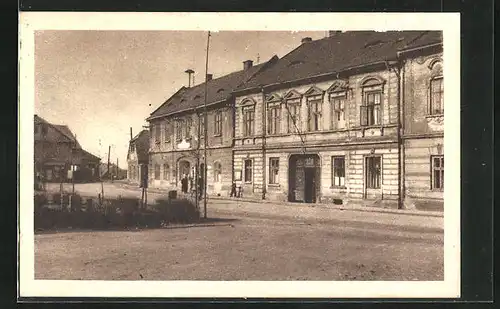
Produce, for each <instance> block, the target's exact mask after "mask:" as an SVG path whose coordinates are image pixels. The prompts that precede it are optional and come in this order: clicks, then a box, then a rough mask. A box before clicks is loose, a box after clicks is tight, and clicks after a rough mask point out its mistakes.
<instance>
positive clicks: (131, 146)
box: [130, 144, 135, 152]
mask: <svg viewBox="0 0 500 309" xmlns="http://www.w3.org/2000/svg"><path fill="white" fill-rule="evenodd" d="M134 151H135V145H134V144H130V152H134Z"/></svg>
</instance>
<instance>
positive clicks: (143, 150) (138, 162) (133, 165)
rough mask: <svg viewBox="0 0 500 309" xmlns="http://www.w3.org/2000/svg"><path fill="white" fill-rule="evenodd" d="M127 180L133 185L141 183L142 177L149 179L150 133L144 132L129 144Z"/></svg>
mask: <svg viewBox="0 0 500 309" xmlns="http://www.w3.org/2000/svg"><path fill="white" fill-rule="evenodd" d="M127 163H128V170H127V179H128V181H129V182H131V183H137V184H139V183H140V179H141V177H140V176H141V175H144V176H145V177H144V179H147V173H148V164H149V131H148V130H142V131H141V132H139V134H137V135H136V136H135V137H133V138H132V139H131V140H130V142H129V148H128V153H127Z"/></svg>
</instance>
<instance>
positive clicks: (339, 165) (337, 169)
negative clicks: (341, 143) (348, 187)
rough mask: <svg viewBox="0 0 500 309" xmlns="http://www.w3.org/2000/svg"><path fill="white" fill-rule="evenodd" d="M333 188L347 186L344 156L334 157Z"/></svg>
mask: <svg viewBox="0 0 500 309" xmlns="http://www.w3.org/2000/svg"><path fill="white" fill-rule="evenodd" d="M332 186H333V187H343V186H345V158H344V156H336V157H332Z"/></svg>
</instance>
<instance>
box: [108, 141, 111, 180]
mask: <svg viewBox="0 0 500 309" xmlns="http://www.w3.org/2000/svg"><path fill="white" fill-rule="evenodd" d="M110 154H111V145H109V147H108V177H109V178H111V170H110V164H111V162H110Z"/></svg>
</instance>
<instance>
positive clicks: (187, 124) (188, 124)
mask: <svg viewBox="0 0 500 309" xmlns="http://www.w3.org/2000/svg"><path fill="white" fill-rule="evenodd" d="M192 126H193V119H192V118H191V117H188V118H186V120H185V129H186V131H185V133H184V134H185V135H184V136H185V137H186V139H189V138H191V127H192Z"/></svg>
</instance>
